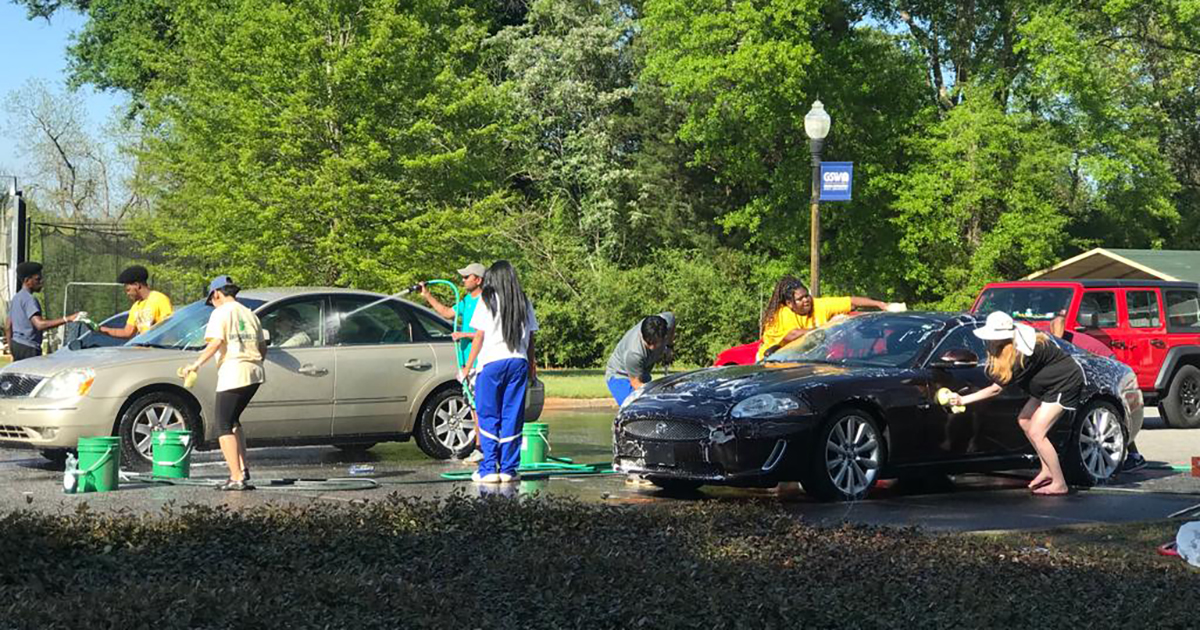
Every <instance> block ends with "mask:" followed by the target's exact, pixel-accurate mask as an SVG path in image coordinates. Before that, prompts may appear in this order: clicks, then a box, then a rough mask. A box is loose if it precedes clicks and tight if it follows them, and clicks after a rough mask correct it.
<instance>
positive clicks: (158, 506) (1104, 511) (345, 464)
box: [0, 409, 1200, 531]
mask: <svg viewBox="0 0 1200 630" xmlns="http://www.w3.org/2000/svg"><path fill="white" fill-rule="evenodd" d="M611 420H612V411H611V410H604V409H601V410H596V409H585V410H548V411H547V412H546V414H545V415H544V416H543V418H542V421H544V422H547V423H549V425H550V446H551V451H550V454H551V455H554V456H557V457H566V458H570V459H572V460H574V461H576V462H580V463H607V462H608V461H609V458H610V456H611V439H612V437H611V436H612V433H611V424H610V423H611ZM1147 427H1148V428H1147V429H1146V430H1145V431H1144V432H1143V435H1142V436H1141V437H1140V438H1139V440H1138V442H1139V447H1140V448H1141V449H1142V453H1143V454H1144V455H1145V456H1146V457H1147V459H1148V460H1150V461H1151V466H1149V467H1147V469H1145V470H1143V471H1140V472H1137V473H1131V474H1124V475H1121V476H1120V477H1119V478H1118V479H1117V480H1116V482H1115V483H1113V484H1111V485H1108V486H1104V487H1098V488H1091V489H1076V490H1075V491H1074V492H1072V493H1071V494H1070V495H1068V496H1065V497H1034V496H1031V495H1030V494H1029V492H1028V491H1027V490H1026V489H1025V483H1026V482H1027V480H1028V479H1029V477H1030V475H1029V474H1026V473H1023V472H1019V473H1011V474H1009V473H1005V474H991V475H979V474H972V475H956V476H953V477H947V478H935V479H932V480H929V481H927V482H923V483H919V484H912V483H894V482H885V483H882V484H881V485H880V487H879V488H878V489H877V490H876V491H874V492H873V493H872V495H871V496H870V497H869V498H868V499H867V500H865V501H859V502H855V503H838V504H824V503H819V502H816V501H813V500H811V499H810V498H808V496H807V495H805V494H804V493H803V491H802V490H801V489H800V488H799V487H798V486H797V485H796V484H781V485H780V486H779V487H778V488H775V489H770V490H758V489H736V488H719V487H706V488H703V489H701V490H699V491H696V492H691V493H686V494H669V493H666V492H664V491H661V490H657V489H654V488H642V487H637V486H633V485H630V484H628V483H627V482H626V480H625V477H624V476H623V475H614V474H601V475H580V476H574V475H571V476H558V475H554V476H541V475H526V476H525V478H524V479H523V480H522V481H521V482H520V483H519V484H511V485H508V486H478V485H475V484H472V483H470V482H464V481H450V480H446V479H443V478H442V474H443V473H446V472H464V471H466V472H469V471H470V470H471V467H470V466H468V465H466V464H464V463H462V462H457V461H450V462H442V461H433V460H430V459H428V458H427V457H425V456H424V454H422V453H421V452H420V450H418V449H417V448H416V445H415V444H412V443H406V444H383V445H379V446H376V447H375V448H373V449H371V450H370V451H368V452H367V453H365V454H349V453H343V452H341V451H339V450H337V449H335V448H333V447H300V448H262V449H252V450H251V452H250V461H251V464H252V470H253V474H254V478H255V481H256V483H257V484H258V486H259V489H258V490H255V491H252V492H236V493H231V492H221V491H218V490H215V489H213V488H211V487H207V486H198V485H189V486H171V485H161V484H149V483H141V482H124V483H122V485H121V488H120V489H119V490H117V491H115V492H109V493H100V494H82V495H68V494H64V493H63V491H62V476H63V473H62V470H61V468H58V469H56V468H55V467H54V466H53V465H51V464H50V463H49V462H47V461H45V460H43V459H42V458H41V457H40V456H39V455H38V454H37V453H36V452H35V451H28V450H12V449H0V511H6V510H13V509H33V510H38V511H43V512H49V513H69V512H73V511H75V510H78V509H89V510H102V511H110V510H111V511H127V512H132V513H153V512H158V511H160V510H162V509H163V508H164V507H167V506H175V507H179V506H183V505H186V504H202V505H211V506H227V507H229V508H232V509H238V508H243V507H250V506H256V505H262V504H266V503H278V502H298V503H310V502H314V501H340V502H348V503H362V502H369V501H377V500H381V499H383V498H384V497H386V496H387V495H389V494H391V493H397V494H399V495H402V496H411V497H427V498H436V497H444V496H448V495H450V494H451V493H454V492H463V493H467V494H470V495H474V494H489V493H499V494H507V495H514V496H515V495H526V494H535V493H540V494H544V495H552V496H566V497H574V498H576V499H579V500H583V501H597V502H606V503H612V504H627V505H670V504H672V503H675V502H680V501H724V502H746V503H749V502H772V503H776V504H778V505H780V506H782V507H783V508H784V509H786V510H788V511H790V512H792V513H794V514H795V515H796V516H797V518H800V519H802V520H804V521H806V522H810V523H814V524H819V525H837V524H840V523H844V522H851V523H862V524H871V525H886V526H920V527H923V528H926V529H929V530H934V531H980V530H1008V529H1043V528H1048V527H1056V526H1060V525H1069V524H1079V523H1097V522H1113V523H1115V522H1131V521H1143V520H1151V519H1157V518H1164V517H1167V516H1170V515H1172V514H1176V513H1179V512H1181V511H1188V513H1189V514H1190V513H1191V511H1190V510H1189V509H1191V510H1194V511H1195V515H1196V516H1200V478H1194V477H1191V476H1190V474H1187V473H1180V472H1177V471H1174V470H1172V469H1170V468H1169V465H1170V464H1175V465H1180V464H1182V463H1185V462H1188V461H1190V457H1189V455H1188V454H1189V453H1191V452H1195V453H1196V454H1197V455H1200V430H1188V431H1180V430H1173V429H1168V428H1166V427H1165V426H1163V425H1162V424H1161V422H1159V421H1158V420H1156V419H1154V418H1151V419H1150V420H1148V422H1147ZM356 464H367V465H370V466H373V467H374V470H373V472H371V473H370V474H368V475H365V476H364V477H365V478H370V479H373V480H375V481H376V482H377V483H378V484H379V487H378V488H376V489H371V490H355V491H323V490H319V489H302V488H297V486H296V485H294V484H290V483H289V482H282V484H283V485H278V484H281V482H280V481H278V480H290V479H328V478H347V477H351V475H350V474H349V468H350V467H351V466H353V465H356ZM192 476H193V480H198V481H204V480H209V481H211V482H214V483H215V482H217V481H218V480H220V479H223V478H225V477H226V476H227V471H226V469H225V467H224V463H223V460H222V459H221V457H220V455H219V453H217V452H215V451H210V452H203V453H196V454H195V455H194V456H193V470H192ZM354 478H359V477H354ZM272 480H276V481H275V482H274V484H276V485H273V483H272ZM85 506H86V507H85Z"/></svg>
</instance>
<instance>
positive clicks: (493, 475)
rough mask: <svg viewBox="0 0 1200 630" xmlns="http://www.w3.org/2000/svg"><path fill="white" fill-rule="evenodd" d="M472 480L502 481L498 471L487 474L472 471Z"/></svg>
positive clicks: (479, 481) (482, 481) (481, 481)
mask: <svg viewBox="0 0 1200 630" xmlns="http://www.w3.org/2000/svg"><path fill="white" fill-rule="evenodd" d="M471 481H474V482H475V483H500V475H499V474H498V473H489V474H486V475H481V474H479V471H478V470H476V471H475V472H473V473H471Z"/></svg>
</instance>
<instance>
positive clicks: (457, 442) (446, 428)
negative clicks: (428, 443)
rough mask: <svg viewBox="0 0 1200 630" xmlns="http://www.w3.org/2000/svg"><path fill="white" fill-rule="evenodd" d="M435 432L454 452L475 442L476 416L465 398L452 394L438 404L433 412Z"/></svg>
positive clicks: (438, 438) (444, 444)
mask: <svg viewBox="0 0 1200 630" xmlns="http://www.w3.org/2000/svg"><path fill="white" fill-rule="evenodd" d="M433 434H434V435H435V436H436V437H437V440H438V442H440V443H441V444H442V446H445V447H446V448H448V449H450V451H451V452H454V453H457V452H458V451H460V450H462V448H463V447H465V446H466V445H468V444H473V443H474V442H475V417H474V415H473V414H472V412H471V406H470V405H468V404H467V401H466V400H465V399H464V398H462V397H461V396H452V397H450V398H447V399H445V400H443V401H442V403H441V404H440V405H438V407H437V409H435V410H434V412H433Z"/></svg>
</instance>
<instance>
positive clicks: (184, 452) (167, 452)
mask: <svg viewBox="0 0 1200 630" xmlns="http://www.w3.org/2000/svg"><path fill="white" fill-rule="evenodd" d="M150 456H151V458H152V459H153V460H154V468H153V470H152V471H151V474H152V475H153V476H155V477H163V478H167V479H187V478H188V475H189V474H190V473H191V465H192V432H191V431H155V432H154V433H153V434H151V436H150Z"/></svg>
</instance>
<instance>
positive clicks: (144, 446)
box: [117, 392, 204, 470]
mask: <svg viewBox="0 0 1200 630" xmlns="http://www.w3.org/2000/svg"><path fill="white" fill-rule="evenodd" d="M154 418H157V421H156V420H155V419H154ZM155 425H157V427H155ZM154 428H165V429H170V430H186V431H191V432H192V439H193V440H196V441H197V443H198V442H199V440H201V439H202V438H203V437H204V436H203V433H202V431H201V426H200V415H199V414H198V413H196V410H195V409H193V408H192V405H191V404H189V403H188V401H187V400H186V399H185V398H184V397H183V396H180V395H179V394H174V393H171V392H150V393H148V394H144V395H142V396H139V397H138V398H136V399H134V401H133V402H132V403H130V405H129V406H128V407H126V408H125V412H124V413H122V414H121V419H120V421H119V422H118V423H117V435H119V436H120V437H121V467H122V468H125V469H128V470H146V469H148V468H150V464H151V460H150V442H149V440H150V435H149V434H150V431H152V430H153V429H154Z"/></svg>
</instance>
